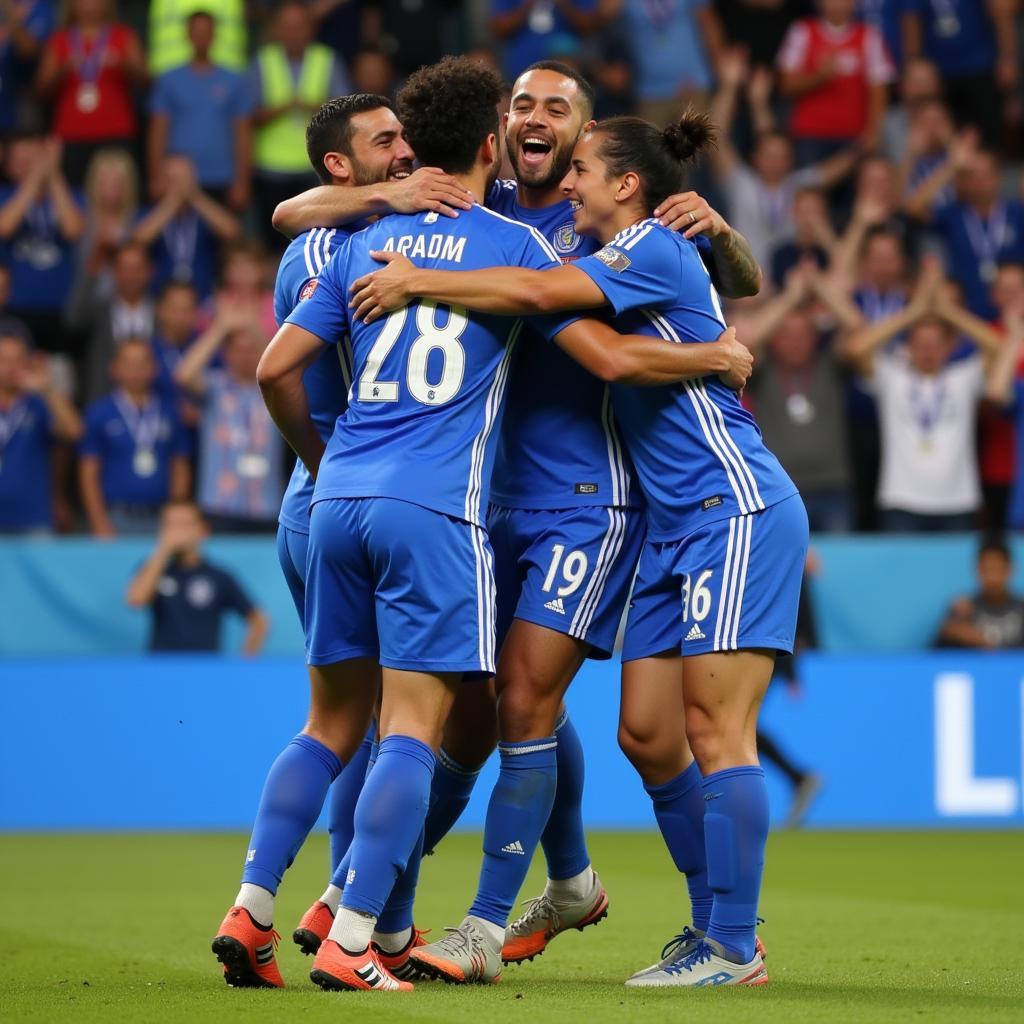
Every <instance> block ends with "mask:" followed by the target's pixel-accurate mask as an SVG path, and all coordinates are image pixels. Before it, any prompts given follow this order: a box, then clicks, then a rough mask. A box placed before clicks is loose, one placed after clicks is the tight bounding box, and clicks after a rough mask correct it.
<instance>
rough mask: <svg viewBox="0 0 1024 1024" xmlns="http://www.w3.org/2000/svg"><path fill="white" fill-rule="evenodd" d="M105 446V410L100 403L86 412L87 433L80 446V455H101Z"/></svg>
mask: <svg viewBox="0 0 1024 1024" xmlns="http://www.w3.org/2000/svg"><path fill="white" fill-rule="evenodd" d="M102 448H103V410H102V409H101V408H100V406H99V403H96V404H95V405H91V406H90V407H89V408H88V410H86V413H85V433H84V434H83V435H82V441H81V444H79V446H78V452H79V454H80V455H101V454H102Z"/></svg>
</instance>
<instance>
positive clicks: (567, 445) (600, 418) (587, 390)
mask: <svg viewBox="0 0 1024 1024" xmlns="http://www.w3.org/2000/svg"><path fill="white" fill-rule="evenodd" d="M516 195H517V193H516V183H515V182H514V181H498V182H495V184H494V188H492V189H491V194H490V195H489V196H488V198H487V205H488V207H490V208H491V209H492V210H496V211H497V212H498V213H501V214H503V215H505V216H506V217H510V218H511V219H512V220H515V221H519V222H520V223H523V224H528V225H530V227H532V228H535V229H536V230H537V231H539V232H540V234H542V235H543V236H544V237H545V238H546V239H547V240H548V242H549V243H550V244H551V247H552V248H553V249H554V250H555V253H556V254H557V256H558V258H559V259H560V260H561V261H562V262H563V263H566V262H569V261H572V260H577V259H580V257H582V256H589V255H590V254H591V253H592V252H594V251H595V250H596V249H599V248H600V244H599V243H598V242H595V241H593V240H592V239H590V238H586V237H585V236H583V235H578V234H576V231H575V229H574V227H573V219H572V203H570V202H569V200H568V199H566V200H565V201H563V202H561V203H556V204H555V205H554V206H548V207H545V208H544V209H541V210H533V209H528V208H527V207H525V206H520V205H519V203H518V201H517V199H516ZM524 342H525V343H524V344H523V345H522V346H521V348H522V351H521V352H520V355H519V358H518V360H517V361H516V364H515V366H514V367H513V368H512V377H511V380H510V381H509V395H508V408H507V409H506V411H505V423H504V425H503V427H502V431H501V438H500V441H499V444H498V454H497V458H496V460H495V464H494V485H493V487H492V490H491V500H492V501H493V502H494V504H495V505H500V506H502V507H504V508H532V509H553V508H575V507H577V506H578V505H630V506H635V505H636V504H637V503H638V502H637V500H636V499H637V498H638V497H639V495H634V492H635V490H636V489H635V488H633V487H632V486H631V484H632V479H633V472H632V470H633V467H632V465H631V464H630V461H629V457H628V456H627V454H626V450H625V448H624V447H623V444H622V441H621V438H620V437H619V431H618V429H617V427H616V425H615V417H614V415H613V413H612V407H611V400H610V393H609V390H608V386H607V385H606V384H604V383H603V382H602V381H600V380H598V379H597V378H596V377H595V376H593V375H592V374H590V373H588V372H587V371H586V370H584V369H583V367H582V366H580V365H579V363H577V362H575V360H573V359H570V358H569V356H567V355H566V354H565V353H564V352H563V351H562V350H561V349H560V348H558V346H557V345H546V344H544V343H543V341H542V340H541V339H539V338H526V339H524Z"/></svg>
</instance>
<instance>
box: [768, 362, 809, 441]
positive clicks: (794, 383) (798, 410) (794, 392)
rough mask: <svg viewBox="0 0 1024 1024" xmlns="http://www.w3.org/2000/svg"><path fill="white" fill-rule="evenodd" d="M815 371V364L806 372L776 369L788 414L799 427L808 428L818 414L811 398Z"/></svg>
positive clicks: (805, 370)
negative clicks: (810, 393)
mask: <svg viewBox="0 0 1024 1024" xmlns="http://www.w3.org/2000/svg"><path fill="white" fill-rule="evenodd" d="M814 370H815V364H814V363H813V362H812V363H811V365H810V366H808V367H807V368H806V369H804V370H789V371H786V370H781V369H779V368H778V367H776V369H775V376H776V378H777V379H778V382H779V387H780V388H781V389H782V391H783V392H784V394H785V396H786V414H787V415H788V416H789V418H790V419H791V420H792V421H793V422H794V423H795V424H797V426H801V427H805V426H807V424H808V423H810V422H811V421H812V420H813V419H814V416H815V414H816V412H817V410H816V409H815V408H814V403H813V402H812V401H811V399H810V397H809V392H810V390H811V383H812V381H813V380H814Z"/></svg>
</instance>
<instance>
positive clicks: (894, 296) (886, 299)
mask: <svg viewBox="0 0 1024 1024" xmlns="http://www.w3.org/2000/svg"><path fill="white" fill-rule="evenodd" d="M860 303H861V307H862V308H863V310H864V316H865V317H866V318H867V321H868V323H869V324H877V323H878V321H879V320H885V319H886V318H887V317H890V316H895V315H896V314H897V313H899V312H900V310H902V309H903V307H904V306H905V305H906V300H905V298H904V296H903V293H902V292H880V291H879V290H878V289H877V288H871V287H868V288H862V289H861V292H860Z"/></svg>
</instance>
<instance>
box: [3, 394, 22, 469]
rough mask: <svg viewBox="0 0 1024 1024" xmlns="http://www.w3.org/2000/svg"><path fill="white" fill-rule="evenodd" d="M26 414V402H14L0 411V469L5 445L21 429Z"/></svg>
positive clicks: (4, 453)
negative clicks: (8, 407) (5, 410)
mask: <svg viewBox="0 0 1024 1024" xmlns="http://www.w3.org/2000/svg"><path fill="white" fill-rule="evenodd" d="M27 415H28V402H26V401H24V400H23V401H20V402H15V403H14V405H12V406H11V408H10V409H9V410H8V411H7V412H0V469H3V464H4V456H5V455H6V454H7V445H8V444H9V443H10V440H11V438H12V437H14V435H15V434H16V433H17V432H18V431H19V430H20V429H21V425H22V423H24V422H25V417H26V416H27Z"/></svg>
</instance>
